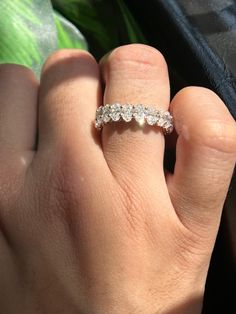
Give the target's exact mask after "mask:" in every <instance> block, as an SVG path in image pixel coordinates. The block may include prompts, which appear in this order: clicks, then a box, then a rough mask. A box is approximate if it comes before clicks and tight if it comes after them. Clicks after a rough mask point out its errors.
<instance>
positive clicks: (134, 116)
mask: <svg viewBox="0 0 236 314" xmlns="http://www.w3.org/2000/svg"><path fill="white" fill-rule="evenodd" d="M132 120H135V121H136V122H137V123H138V124H139V125H143V124H145V123H146V124H148V125H152V126H158V127H160V128H162V129H163V131H164V133H171V132H172V131H173V129H174V125H173V117H172V116H171V114H170V113H169V111H163V110H160V109H156V108H153V107H146V106H144V105H141V104H140V105H131V104H126V105H120V104H118V103H115V104H112V105H109V104H107V105H105V106H100V107H99V108H98V109H97V111H96V120H95V127H96V129H98V130H101V129H102V128H103V126H104V125H105V124H107V123H110V122H118V121H125V122H130V121H132Z"/></svg>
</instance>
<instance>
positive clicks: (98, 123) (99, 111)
mask: <svg viewBox="0 0 236 314" xmlns="http://www.w3.org/2000/svg"><path fill="white" fill-rule="evenodd" d="M102 124H103V118H102V107H99V108H98V109H97V110H96V121H95V127H96V128H97V129H100V128H101V127H102Z"/></svg>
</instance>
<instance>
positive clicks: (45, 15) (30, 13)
mask: <svg viewBox="0 0 236 314" xmlns="http://www.w3.org/2000/svg"><path fill="white" fill-rule="evenodd" d="M58 48H82V49H87V44H86V41H85V39H84V37H83V36H82V35H81V33H80V32H79V30H78V29H77V28H76V27H75V26H74V25H72V23H71V22H70V21H67V20H66V19H65V18H64V17H63V16H61V15H60V14H59V13H57V12H54V11H53V7H52V5H51V1H50V0H43V1H42V0H0V63H15V64H21V65H25V66H27V67H29V68H31V69H32V70H33V71H34V72H35V74H36V75H37V77H38V78H39V77H40V72H41V68H42V65H43V63H44V62H45V60H46V59H47V57H48V56H49V55H50V54H51V53H52V52H53V51H55V50H57V49H58Z"/></svg>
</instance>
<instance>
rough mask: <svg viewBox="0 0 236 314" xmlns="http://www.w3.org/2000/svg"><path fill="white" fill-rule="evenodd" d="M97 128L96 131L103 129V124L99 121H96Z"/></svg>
mask: <svg viewBox="0 0 236 314" xmlns="http://www.w3.org/2000/svg"><path fill="white" fill-rule="evenodd" d="M95 128H96V129H101V128H102V122H101V121H99V120H96V121H95Z"/></svg>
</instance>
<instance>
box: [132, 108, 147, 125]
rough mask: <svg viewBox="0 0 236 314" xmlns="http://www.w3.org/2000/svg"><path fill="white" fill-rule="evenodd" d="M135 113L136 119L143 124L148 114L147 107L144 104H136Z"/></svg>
mask: <svg viewBox="0 0 236 314" xmlns="http://www.w3.org/2000/svg"><path fill="white" fill-rule="evenodd" d="M133 112H134V113H133V115H134V118H135V120H136V121H137V122H138V123H139V124H140V125H143V124H144V122H145V116H146V109H145V107H144V106H143V105H137V106H134V109H133Z"/></svg>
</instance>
